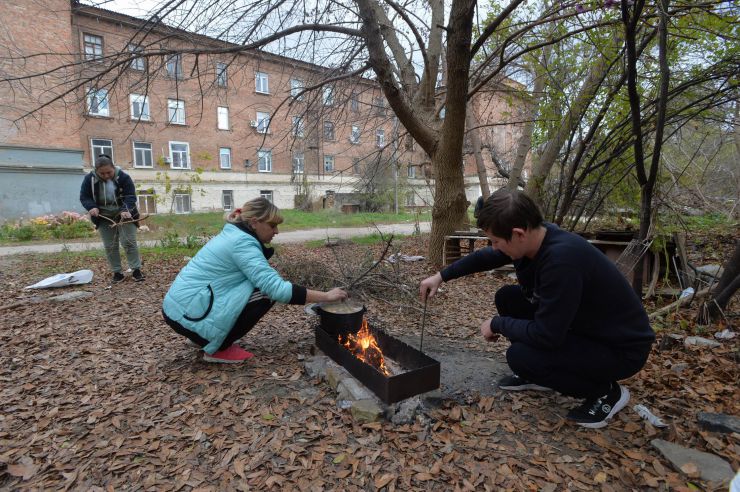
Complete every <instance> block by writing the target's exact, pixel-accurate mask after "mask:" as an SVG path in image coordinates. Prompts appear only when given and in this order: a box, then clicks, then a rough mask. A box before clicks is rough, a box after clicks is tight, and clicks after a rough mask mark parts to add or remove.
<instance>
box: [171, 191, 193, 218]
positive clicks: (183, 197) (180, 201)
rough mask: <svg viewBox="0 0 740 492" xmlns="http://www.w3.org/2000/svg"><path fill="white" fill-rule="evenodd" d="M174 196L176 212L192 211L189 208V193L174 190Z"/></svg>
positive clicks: (187, 212) (185, 212) (186, 212)
mask: <svg viewBox="0 0 740 492" xmlns="http://www.w3.org/2000/svg"><path fill="white" fill-rule="evenodd" d="M174 198H175V200H174V202H175V203H174V205H175V213H176V214H189V213H190V212H191V211H192V210H191V208H190V193H178V192H175V197H174Z"/></svg>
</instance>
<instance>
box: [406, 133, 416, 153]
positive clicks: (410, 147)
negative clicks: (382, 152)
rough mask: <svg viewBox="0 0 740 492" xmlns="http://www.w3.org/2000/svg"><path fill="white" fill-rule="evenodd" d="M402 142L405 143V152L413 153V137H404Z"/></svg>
mask: <svg viewBox="0 0 740 492" xmlns="http://www.w3.org/2000/svg"><path fill="white" fill-rule="evenodd" d="M404 141H405V147H406V150H408V151H413V150H414V137H412V136H411V135H406V138H405V139H404Z"/></svg>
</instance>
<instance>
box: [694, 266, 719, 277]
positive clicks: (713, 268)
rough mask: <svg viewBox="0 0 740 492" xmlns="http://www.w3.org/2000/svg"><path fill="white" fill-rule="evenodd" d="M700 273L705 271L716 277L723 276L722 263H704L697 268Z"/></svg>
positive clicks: (706, 273)
mask: <svg viewBox="0 0 740 492" xmlns="http://www.w3.org/2000/svg"><path fill="white" fill-rule="evenodd" d="M696 270H697V271H698V272H699V273H703V274H705V275H708V276H710V277H714V278H716V279H718V278H720V277H721V276H722V265H702V266H700V267H698V268H697V269H696Z"/></svg>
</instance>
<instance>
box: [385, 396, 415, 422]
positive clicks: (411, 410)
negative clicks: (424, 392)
mask: <svg viewBox="0 0 740 492" xmlns="http://www.w3.org/2000/svg"><path fill="white" fill-rule="evenodd" d="M420 408H421V398H420V397H418V396H415V397H413V398H408V399H406V400H403V401H402V402H400V403H398V406H397V407H396V408H395V409H394V410H395V412H394V413H393V415H391V422H393V423H394V424H396V425H399V424H410V423H411V422H413V421H414V417H416V414H417V412H418V411H419V409H420Z"/></svg>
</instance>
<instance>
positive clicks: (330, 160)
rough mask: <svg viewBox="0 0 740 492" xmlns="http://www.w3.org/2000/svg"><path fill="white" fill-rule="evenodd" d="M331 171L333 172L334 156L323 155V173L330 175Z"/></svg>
mask: <svg viewBox="0 0 740 492" xmlns="http://www.w3.org/2000/svg"><path fill="white" fill-rule="evenodd" d="M333 171H334V156H333V155H325V156H324V172H327V173H330V172H333Z"/></svg>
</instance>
